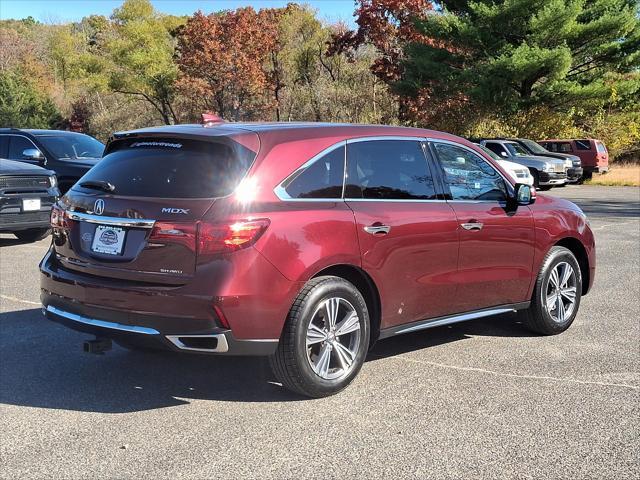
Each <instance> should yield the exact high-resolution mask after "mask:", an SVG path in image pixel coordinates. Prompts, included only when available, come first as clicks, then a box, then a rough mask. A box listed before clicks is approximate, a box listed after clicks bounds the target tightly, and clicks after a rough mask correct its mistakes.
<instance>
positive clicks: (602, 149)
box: [596, 142, 607, 153]
mask: <svg viewBox="0 0 640 480" xmlns="http://www.w3.org/2000/svg"><path fill="white" fill-rule="evenodd" d="M596 150H598V153H607V149H606V147H605V146H604V144H603V143H600V142H596Z"/></svg>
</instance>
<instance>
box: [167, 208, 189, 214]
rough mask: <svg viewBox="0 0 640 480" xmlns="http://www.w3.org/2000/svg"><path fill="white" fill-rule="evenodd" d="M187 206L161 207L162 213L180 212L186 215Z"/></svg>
mask: <svg viewBox="0 0 640 480" xmlns="http://www.w3.org/2000/svg"><path fill="white" fill-rule="evenodd" d="M189 210H190V209H189V208H171V207H164V208H163V209H162V213H181V214H183V215H188V214H189Z"/></svg>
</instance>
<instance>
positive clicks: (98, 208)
mask: <svg viewBox="0 0 640 480" xmlns="http://www.w3.org/2000/svg"><path fill="white" fill-rule="evenodd" d="M103 212H104V200H102V199H101V198H99V199H98V200H96V203H94V204H93V213H95V214H96V215H102V213H103Z"/></svg>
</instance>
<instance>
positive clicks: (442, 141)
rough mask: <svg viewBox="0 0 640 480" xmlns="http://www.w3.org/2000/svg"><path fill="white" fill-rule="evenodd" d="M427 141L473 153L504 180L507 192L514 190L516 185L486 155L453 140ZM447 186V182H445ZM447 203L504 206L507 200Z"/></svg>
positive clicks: (438, 139)
mask: <svg viewBox="0 0 640 480" xmlns="http://www.w3.org/2000/svg"><path fill="white" fill-rule="evenodd" d="M427 141H428V142H430V143H434V144H435V143H444V144H448V145H452V146H454V147H459V148H462V149H463V150H467V151H469V152H471V153H473V154H474V155H476V156H478V157H480V159H482V160H483V161H484V162H485V163H486V164H487V165H489V166H490V167H491V168H492V169H493V170H495V171H496V172H497V173H498V175H500V177H501V178H502V180H504V182H505V184H506V187H507V190H509V189H510V188H511V189H513V186H514V184H513V183H511V181H510V180H509V179H508V178H507V177H505V176H504V175H503V174H502V172H501V171H500V170H498V169H497V168H496V167H495V166H494V165H493V164H492V163H491V162H490V161H489V160H487V159H486V158H485V157H484V155H481V154H480V153H479V152H476V151H475V150H474V149H472V148H470V147H467V146H466V145H463V144H461V143H457V142H453V141H451V140H443V139H440V138H427ZM434 148H435V145H434ZM436 153H437V152H436ZM435 161H436V162H438V163H440V159H439V158H436V159H435ZM440 168H442V165H440ZM444 183H445V185H446V182H444ZM447 202H449V203H497V204H504V203H505V202H506V199H505V200H454V199H451V200H447Z"/></svg>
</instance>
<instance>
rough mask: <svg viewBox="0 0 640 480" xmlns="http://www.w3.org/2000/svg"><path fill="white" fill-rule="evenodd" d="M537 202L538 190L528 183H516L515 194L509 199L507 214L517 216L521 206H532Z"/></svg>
mask: <svg viewBox="0 0 640 480" xmlns="http://www.w3.org/2000/svg"><path fill="white" fill-rule="evenodd" d="M535 201H536V189H535V187H532V186H531V185H527V184H526V183H516V184H515V186H514V187H513V193H512V194H510V195H509V197H508V198H507V207H506V210H507V212H511V214H515V212H516V210H518V207H519V206H520V205H531V204H533V203H534V202H535Z"/></svg>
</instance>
